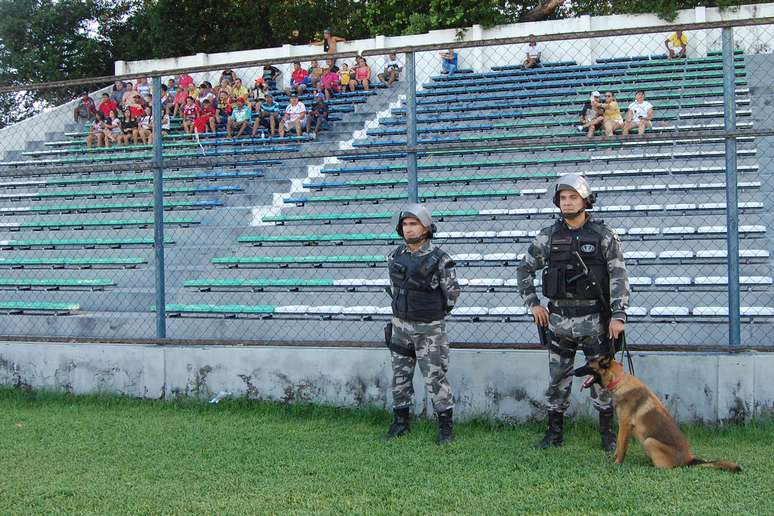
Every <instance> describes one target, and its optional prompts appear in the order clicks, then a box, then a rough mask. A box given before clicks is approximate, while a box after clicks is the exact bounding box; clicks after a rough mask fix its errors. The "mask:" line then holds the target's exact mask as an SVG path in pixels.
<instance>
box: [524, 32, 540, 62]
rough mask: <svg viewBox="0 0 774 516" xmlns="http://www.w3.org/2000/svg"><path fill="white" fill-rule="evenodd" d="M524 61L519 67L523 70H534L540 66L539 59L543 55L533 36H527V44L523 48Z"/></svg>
mask: <svg viewBox="0 0 774 516" xmlns="http://www.w3.org/2000/svg"><path fill="white" fill-rule="evenodd" d="M523 53H524V61H523V62H522V63H521V67H522V68H524V69H525V70H526V69H528V68H535V67H536V66H540V57H541V54H542V53H543V47H542V45H538V43H537V41H535V35H534V34H530V35H529V43H527V45H526V46H525V47H524V51H523Z"/></svg>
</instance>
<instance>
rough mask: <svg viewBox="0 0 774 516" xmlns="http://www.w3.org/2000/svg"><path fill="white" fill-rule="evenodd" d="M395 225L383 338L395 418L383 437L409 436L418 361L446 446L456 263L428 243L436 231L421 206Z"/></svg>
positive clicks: (457, 289)
mask: <svg viewBox="0 0 774 516" xmlns="http://www.w3.org/2000/svg"><path fill="white" fill-rule="evenodd" d="M393 224H394V227H395V230H396V231H397V232H398V234H399V235H400V236H401V237H403V240H404V241H405V242H404V243H403V244H401V245H399V246H398V247H397V249H395V250H393V251H392V252H391V253H390V254H389V255H388V256H387V266H388V271H389V275H390V284H391V296H392V321H391V323H390V324H389V325H388V327H387V329H386V331H385V338H386V340H387V345H388V347H389V348H390V355H391V357H392V372H393V381H392V397H393V410H394V419H393V422H392V424H391V425H390V428H389V430H388V431H387V434H386V435H385V438H386V439H394V438H395V437H399V436H401V435H404V434H406V433H408V432H409V429H410V419H411V406H412V405H413V404H414V387H413V378H414V368H415V366H416V364H417V363H419V368H420V370H421V371H422V376H424V379H425V384H426V385H427V390H428V392H429V393H430V398H431V401H432V403H433V408H434V409H435V413H436V414H437V416H438V442H439V443H440V444H449V443H451V442H452V440H453V439H454V434H453V432H452V410H453V408H454V400H453V397H452V390H451V386H450V385H449V381H448V379H447V378H446V372H447V370H448V367H449V341H448V338H447V335H446V322H445V320H444V319H445V317H446V315H447V314H448V313H449V312H450V311H451V309H452V308H453V307H454V303H455V301H456V300H457V298H458V297H459V295H460V286H459V283H458V282H457V274H456V272H455V269H454V261H453V260H452V259H451V257H450V256H449V255H448V254H446V253H445V252H444V251H442V250H441V248H440V247H437V246H435V245H433V243H432V242H431V241H430V239H431V238H432V236H433V233H434V232H435V231H436V228H435V224H433V219H432V216H431V215H430V212H429V211H428V210H427V209H426V208H425V207H424V206H422V205H419V204H413V205H409V206H407V207H405V208H404V209H402V210H401V211H399V212H398V213H397V214H396V215H395V216H394V217H393Z"/></svg>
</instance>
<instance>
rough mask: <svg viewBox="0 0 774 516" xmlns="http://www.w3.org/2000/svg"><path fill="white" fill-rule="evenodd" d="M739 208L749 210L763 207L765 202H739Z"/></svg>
mask: <svg viewBox="0 0 774 516" xmlns="http://www.w3.org/2000/svg"><path fill="white" fill-rule="evenodd" d="M739 208H740V209H748V210H752V209H760V208H763V203H762V202H754V201H749V202H740V203H739Z"/></svg>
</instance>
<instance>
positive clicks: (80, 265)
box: [0, 257, 148, 269]
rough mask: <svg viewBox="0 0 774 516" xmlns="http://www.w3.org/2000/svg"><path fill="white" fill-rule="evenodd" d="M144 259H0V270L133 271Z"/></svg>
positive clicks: (144, 262)
mask: <svg viewBox="0 0 774 516" xmlns="http://www.w3.org/2000/svg"><path fill="white" fill-rule="evenodd" d="M147 263H148V261H147V260H146V259H144V258H137V257H132V258H118V257H117V258H0V268H5V269H25V268H28V269H39V268H52V269H59V268H61V269H100V268H119V267H120V268H126V269H133V268H135V267H137V266H138V265H145V264H147Z"/></svg>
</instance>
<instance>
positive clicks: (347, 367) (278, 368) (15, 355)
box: [0, 342, 774, 422]
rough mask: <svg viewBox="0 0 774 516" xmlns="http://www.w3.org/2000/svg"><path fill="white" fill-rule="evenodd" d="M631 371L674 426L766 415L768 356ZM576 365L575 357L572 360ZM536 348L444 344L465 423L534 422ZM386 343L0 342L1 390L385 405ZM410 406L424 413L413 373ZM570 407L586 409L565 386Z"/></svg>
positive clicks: (706, 356)
mask: <svg viewBox="0 0 774 516" xmlns="http://www.w3.org/2000/svg"><path fill="white" fill-rule="evenodd" d="M634 359H635V363H636V368H637V373H638V376H639V377H640V378H642V379H643V380H644V381H645V382H646V383H647V384H648V385H650V387H651V388H652V389H653V390H654V391H655V392H656V393H657V395H659V396H660V397H661V399H662V400H664V402H665V405H666V406H667V408H668V409H669V410H670V412H671V413H672V414H673V415H674V416H675V417H676V418H677V419H678V420H679V421H683V422H685V421H694V420H699V421H706V422H717V421H727V420H739V419H750V418H752V417H763V416H769V415H771V414H773V413H774V383H772V382H771V381H770V380H768V378H769V377H770V376H769V375H770V371H772V370H774V353H741V354H723V353H676V352H675V353H671V352H670V353H667V352H647V353H637V354H636V356H635V358H634ZM578 363H580V359H579V361H578ZM547 370H548V359H547V355H546V353H545V352H544V351H537V350H536V351H529V350H484V349H479V350H460V349H455V350H452V353H451V366H450V381H451V383H452V386H453V388H454V391H455V398H456V400H457V409H456V412H457V413H458V414H459V415H460V416H461V417H462V418H471V417H482V418H487V419H499V420H513V421H523V420H526V419H529V418H533V417H542V416H543V413H542V408H541V407H542V400H543V390H544V389H545V386H546V382H547ZM390 382H391V372H390V362H389V356H388V353H387V351H386V350H385V349H383V348H322V347H274V346H266V347H249V346H154V345H129V344H60V343H43V342H1V343H0V385H6V386H14V385H16V386H22V387H29V388H33V389H55V390H66V391H69V392H72V393H76V394H85V393H94V392H112V393H120V394H126V395H129V396H137V397H142V398H153V399H174V398H176V397H188V396H192V397H197V398H201V399H206V398H209V397H210V396H212V395H213V393H216V392H218V391H222V390H226V391H230V392H232V393H233V395H234V396H247V397H249V398H253V399H263V400H273V401H283V402H294V401H305V402H312V403H322V404H330V405H337V406H350V407H357V406H378V407H383V408H389V407H390V406H391V394H390ZM414 385H415V390H416V392H417V393H418V396H417V403H416V407H415V408H416V412H417V413H420V414H422V413H425V414H426V413H431V411H430V409H429V408H428V405H427V399H426V396H425V391H424V387H423V385H422V381H421V378H420V377H419V376H418V374H417V376H416V377H415V379H414ZM571 410H572V411H573V412H576V413H578V412H580V413H591V411H592V410H593V409H592V408H591V405H590V403H589V399H588V395H587V393H586V392H584V393H579V392H578V381H577V380H576V382H575V387H574V391H573V405H572V409H571Z"/></svg>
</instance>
